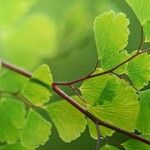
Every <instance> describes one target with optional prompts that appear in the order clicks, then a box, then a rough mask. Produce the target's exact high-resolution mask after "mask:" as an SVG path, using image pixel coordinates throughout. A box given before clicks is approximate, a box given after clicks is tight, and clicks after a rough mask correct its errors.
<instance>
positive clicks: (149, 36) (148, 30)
mask: <svg viewBox="0 0 150 150" xmlns="http://www.w3.org/2000/svg"><path fill="white" fill-rule="evenodd" d="M144 35H145V42H150V21H149V22H147V23H145V24H144Z"/></svg>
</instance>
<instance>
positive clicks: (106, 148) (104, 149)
mask: <svg viewBox="0 0 150 150" xmlns="http://www.w3.org/2000/svg"><path fill="white" fill-rule="evenodd" d="M99 150H119V149H118V148H116V147H114V146H113V145H108V144H106V145H105V146H103V147H102V148H100V149H99Z"/></svg>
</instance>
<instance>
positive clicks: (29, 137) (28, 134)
mask: <svg viewBox="0 0 150 150" xmlns="http://www.w3.org/2000/svg"><path fill="white" fill-rule="evenodd" d="M51 128H52V125H51V123H50V122H48V121H47V120H45V119H44V118H43V117H42V116H41V115H40V114H38V113H37V112H36V111H34V110H32V109H31V110H30V112H29V114H28V117H27V121H26V124H25V127H24V129H23V132H22V137H21V142H22V144H23V145H24V146H25V147H28V148H36V147H38V146H40V145H43V144H45V142H46V141H47V140H48V139H49V135H50V134H51Z"/></svg>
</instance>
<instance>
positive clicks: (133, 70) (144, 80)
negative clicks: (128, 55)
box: [127, 54, 150, 89]
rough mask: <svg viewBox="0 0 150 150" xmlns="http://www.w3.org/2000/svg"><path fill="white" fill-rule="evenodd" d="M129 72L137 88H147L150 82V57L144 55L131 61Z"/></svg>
mask: <svg viewBox="0 0 150 150" xmlns="http://www.w3.org/2000/svg"><path fill="white" fill-rule="evenodd" d="M127 72H128V76H129V78H130V80H131V81H132V82H133V84H134V86H135V87H136V88H138V89H141V88H143V87H144V86H146V85H147V84H148V81H150V55H148V54H143V55H140V56H138V57H136V58H134V59H133V60H131V61H130V62H129V64H128V67H127Z"/></svg>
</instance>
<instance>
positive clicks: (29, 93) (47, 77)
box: [23, 65, 53, 106]
mask: <svg viewBox="0 0 150 150" xmlns="http://www.w3.org/2000/svg"><path fill="white" fill-rule="evenodd" d="M52 81H53V79H52V74H51V72H50V70H49V67H48V66H47V65H41V66H40V67H39V68H38V69H37V70H36V71H35V72H34V73H33V76H32V78H31V79H30V80H29V82H28V83H27V85H26V86H25V87H24V89H23V94H24V95H25V96H26V97H27V99H28V100H29V101H31V102H32V103H33V104H34V105H36V106H42V105H43V104H45V103H46V102H48V101H49V98H50V96H51V95H52V92H51V84H52Z"/></svg>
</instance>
